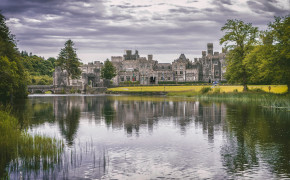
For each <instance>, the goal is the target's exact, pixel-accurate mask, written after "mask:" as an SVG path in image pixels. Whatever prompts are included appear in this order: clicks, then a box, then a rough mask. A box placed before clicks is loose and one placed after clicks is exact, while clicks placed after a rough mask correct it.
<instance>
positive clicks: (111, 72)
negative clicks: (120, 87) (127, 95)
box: [101, 59, 117, 80]
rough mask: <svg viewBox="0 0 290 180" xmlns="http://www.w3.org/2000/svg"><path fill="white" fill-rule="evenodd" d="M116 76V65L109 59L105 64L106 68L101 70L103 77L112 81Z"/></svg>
mask: <svg viewBox="0 0 290 180" xmlns="http://www.w3.org/2000/svg"><path fill="white" fill-rule="evenodd" d="M116 75H117V74H116V68H115V67H114V65H113V64H112V63H111V62H110V61H109V59H107V60H106V61H105V63H104V67H103V68H102V70H101V77H102V78H104V79H109V80H111V79H112V78H113V77H115V76H116Z"/></svg>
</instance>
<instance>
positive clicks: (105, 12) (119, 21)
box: [0, 0, 290, 63]
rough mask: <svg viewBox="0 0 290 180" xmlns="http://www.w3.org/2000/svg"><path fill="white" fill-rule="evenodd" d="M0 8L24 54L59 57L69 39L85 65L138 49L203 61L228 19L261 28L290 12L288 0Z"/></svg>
mask: <svg viewBox="0 0 290 180" xmlns="http://www.w3.org/2000/svg"><path fill="white" fill-rule="evenodd" d="M0 9H1V11H2V14H3V15H4V16H6V18H7V22H6V23H7V25H8V26H9V27H10V30H11V32H12V33H13V34H15V35H16V39H17V40H18V43H17V44H18V47H19V49H20V50H26V51H28V52H32V53H33V54H36V55H40V56H44V57H45V58H48V57H57V56H58V53H59V51H60V49H61V48H62V47H63V45H64V43H65V41H66V40H68V39H72V40H73V41H74V43H75V47H76V48H77V54H78V57H79V58H80V59H81V60H82V61H83V62H85V63H86V62H91V61H95V60H100V61H104V60H105V59H106V58H110V57H111V56H112V55H114V56H116V55H122V54H123V53H124V50H125V49H138V50H139V54H141V56H146V55H147V54H153V57H154V59H156V60H158V61H159V62H171V61H172V60H174V59H176V58H177V57H178V56H179V54H180V53H185V55H186V56H187V57H188V58H189V59H193V58H194V57H200V56H201V51H202V50H206V44H207V43H208V42H212V43H214V51H221V46H219V38H221V37H222V35H223V33H222V32H221V31H220V28H221V27H222V26H223V25H224V24H225V22H226V20H227V19H241V20H243V21H245V22H251V23H253V25H254V26H258V27H259V28H260V29H265V28H266V25H267V24H268V23H269V22H270V21H273V19H274V18H273V17H274V16H285V15H287V14H289V12H290V0H108V1H106V0H1V1H0Z"/></svg>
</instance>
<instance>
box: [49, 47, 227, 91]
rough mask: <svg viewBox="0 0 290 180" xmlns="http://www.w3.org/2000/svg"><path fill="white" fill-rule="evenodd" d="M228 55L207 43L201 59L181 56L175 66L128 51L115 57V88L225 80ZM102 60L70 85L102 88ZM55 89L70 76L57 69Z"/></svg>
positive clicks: (83, 69)
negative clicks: (131, 84)
mask: <svg viewBox="0 0 290 180" xmlns="http://www.w3.org/2000/svg"><path fill="white" fill-rule="evenodd" d="M225 55H226V52H225V51H224V52H222V53H219V52H214V51H213V43H208V44H207V51H202V56H201V58H194V60H193V61H191V60H189V59H188V58H186V56H185V55H184V54H181V55H180V56H179V57H178V58H177V59H175V60H174V61H173V62H172V63H158V61H156V60H153V55H148V56H147V58H146V57H140V55H139V52H138V51H135V53H132V51H131V50H126V51H125V54H124V55H123V56H112V57H111V62H112V63H113V65H114V66H115V68H116V70H117V76H116V77H114V78H113V79H112V81H113V85H119V84H121V83H124V82H126V81H131V82H137V81H138V82H139V83H140V84H143V85H148V84H158V82H159V81H161V82H162V81H175V82H197V81H202V82H210V83H211V82H213V81H224V80H225V78H224V74H225V71H226V69H225ZM102 67H103V64H102V63H101V62H99V61H95V62H94V63H88V64H84V65H82V66H81V67H80V68H81V70H82V75H81V78H80V79H73V80H71V79H70V84H71V85H74V86H79V87H81V88H82V89H86V87H87V86H89V87H102V86H103V80H102V79H101V68H102ZM53 77H54V80H53V84H54V85H55V86H66V85H68V82H67V80H68V79H67V74H66V72H65V71H61V69H60V68H56V70H55V72H54V74H53Z"/></svg>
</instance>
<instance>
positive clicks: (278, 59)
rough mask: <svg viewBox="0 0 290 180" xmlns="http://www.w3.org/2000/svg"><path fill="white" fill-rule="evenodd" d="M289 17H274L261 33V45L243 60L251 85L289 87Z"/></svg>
mask: <svg viewBox="0 0 290 180" xmlns="http://www.w3.org/2000/svg"><path fill="white" fill-rule="evenodd" d="M289 27H290V16H287V17H284V18H280V17H276V18H275V21H274V22H273V23H270V24H269V29H268V30H267V31H262V32H261V36H260V41H261V45H258V46H256V47H255V48H254V49H253V50H252V51H251V52H250V53H249V54H247V56H246V57H245V60H244V62H243V63H244V65H245V66H246V71H247V72H248V77H249V82H250V83H252V84H287V86H288V92H289V87H290V71H289V69H290V48H289V47H290V28H289Z"/></svg>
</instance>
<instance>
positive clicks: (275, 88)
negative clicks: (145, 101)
mask: <svg viewBox="0 0 290 180" xmlns="http://www.w3.org/2000/svg"><path fill="white" fill-rule="evenodd" d="M269 86H270V87H271V89H270V92H271V93H276V94H282V93H285V92H287V86H286V85H250V86H249V89H250V90H251V89H261V90H263V91H265V92H269ZM204 87H212V86H136V87H117V88H109V89H108V91H109V92H117V93H122V92H184V91H195V92H199V91H200V90H201V89H202V88H204ZM212 89H219V92H221V93H223V92H226V93H229V92H234V91H235V92H242V91H243V86H218V87H214V88H212Z"/></svg>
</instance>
